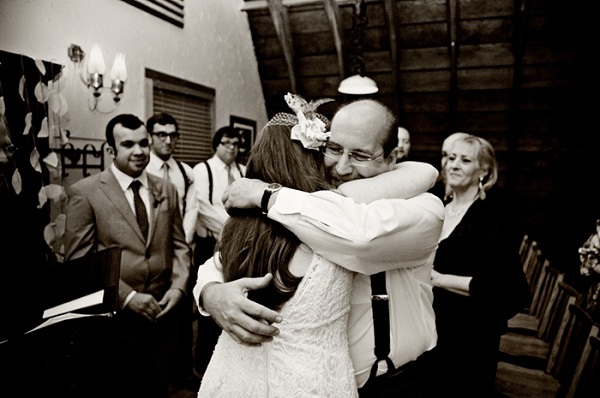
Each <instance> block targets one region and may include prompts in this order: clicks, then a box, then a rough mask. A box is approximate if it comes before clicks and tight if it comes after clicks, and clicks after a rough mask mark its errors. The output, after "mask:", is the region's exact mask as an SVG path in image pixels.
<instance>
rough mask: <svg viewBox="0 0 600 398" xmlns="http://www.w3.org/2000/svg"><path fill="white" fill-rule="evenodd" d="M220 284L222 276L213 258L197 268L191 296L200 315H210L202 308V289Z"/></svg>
mask: <svg viewBox="0 0 600 398" xmlns="http://www.w3.org/2000/svg"><path fill="white" fill-rule="evenodd" d="M222 282H223V274H222V272H221V270H220V269H219V268H218V266H217V264H216V262H215V257H214V256H213V257H212V258H210V259H208V260H207V261H206V262H205V263H204V264H203V265H202V266H200V267H199V268H198V278H197V279H196V284H195V285H194V288H193V290H192V294H193V295H194V300H195V301H196V304H197V305H198V310H199V311H200V313H201V314H202V315H205V316H208V315H210V314H209V313H208V312H207V311H206V309H205V308H204V304H203V293H204V289H205V288H206V287H208V286H209V285H211V284H215V283H222Z"/></svg>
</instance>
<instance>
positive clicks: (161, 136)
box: [152, 131, 179, 141]
mask: <svg viewBox="0 0 600 398" xmlns="http://www.w3.org/2000/svg"><path fill="white" fill-rule="evenodd" d="M152 135H154V136H157V137H158V138H159V139H160V140H162V141H166V140H167V137H169V138H170V139H171V141H173V140H175V139H177V138H179V133H178V132H174V133H165V132H164V131H159V132H158V133H152Z"/></svg>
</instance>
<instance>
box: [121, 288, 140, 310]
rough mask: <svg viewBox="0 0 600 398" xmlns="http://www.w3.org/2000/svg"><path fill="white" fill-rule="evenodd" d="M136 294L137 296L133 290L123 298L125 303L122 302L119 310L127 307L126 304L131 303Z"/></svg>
mask: <svg viewBox="0 0 600 398" xmlns="http://www.w3.org/2000/svg"><path fill="white" fill-rule="evenodd" d="M136 294H137V292H136V291H135V290H132V291H131V292H129V294H128V295H127V297H125V301H124V302H123V306H122V307H121V309H123V308H125V307H127V304H129V302H130V301H131V299H132V298H133V296H135V295H136Z"/></svg>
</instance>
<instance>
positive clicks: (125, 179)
mask: <svg viewBox="0 0 600 398" xmlns="http://www.w3.org/2000/svg"><path fill="white" fill-rule="evenodd" d="M110 169H111V170H112V172H113V174H114V175H115V178H116V179H117V182H118V183H119V185H120V186H121V189H122V190H123V192H125V191H127V189H129V185H131V182H132V181H133V180H139V181H140V182H141V183H142V186H143V187H145V188H146V189H148V175H147V174H146V170H144V171H142V174H141V175H140V176H139V177H137V178H133V177H131V176H129V175H127V174H125V173H123V172H122V171H121V170H119V169H117V166H115V164H114V162H113V163H111V165H110Z"/></svg>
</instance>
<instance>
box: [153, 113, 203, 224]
mask: <svg viewBox="0 0 600 398" xmlns="http://www.w3.org/2000/svg"><path fill="white" fill-rule="evenodd" d="M146 128H147V129H148V133H150V136H151V137H152V141H151V152H150V162H149V163H148V166H147V167H146V171H147V172H148V173H150V174H154V175H155V176H157V177H161V178H165V179H167V180H169V181H171V182H172V183H173V184H175V186H176V187H177V194H178V195H179V209H180V210H181V215H182V217H183V215H184V214H185V206H186V202H185V199H186V196H187V193H188V190H189V188H190V186H191V185H192V183H193V182H194V176H193V173H192V168H191V167H190V166H189V165H188V164H186V163H184V162H181V161H179V160H176V159H175V158H174V157H173V151H175V147H176V146H177V141H178V140H179V124H178V123H177V120H175V118H174V117H173V116H172V115H170V114H168V113H164V112H161V113H157V114H155V115H153V116H152V117H150V118H149V119H148V121H147V122H146Z"/></svg>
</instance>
